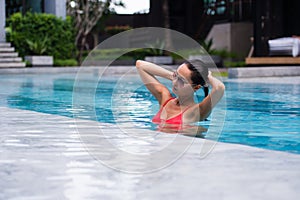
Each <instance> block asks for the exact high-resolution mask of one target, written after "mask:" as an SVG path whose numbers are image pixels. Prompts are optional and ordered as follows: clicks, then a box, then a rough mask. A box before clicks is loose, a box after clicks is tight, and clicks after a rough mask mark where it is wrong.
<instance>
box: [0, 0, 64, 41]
mask: <svg viewBox="0 0 300 200" xmlns="http://www.w3.org/2000/svg"><path fill="white" fill-rule="evenodd" d="M27 11H31V12H38V13H40V12H44V13H51V14H54V15H56V16H58V17H62V18H63V19H65V17H66V0H0V42H5V41H6V38H5V21H6V18H7V17H9V16H10V15H11V14H13V13H16V12H21V13H23V14H25V13H26V12H27Z"/></svg>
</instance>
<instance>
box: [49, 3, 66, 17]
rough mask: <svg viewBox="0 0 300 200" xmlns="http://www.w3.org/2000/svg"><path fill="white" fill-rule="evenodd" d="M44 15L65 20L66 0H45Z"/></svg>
mask: <svg viewBox="0 0 300 200" xmlns="http://www.w3.org/2000/svg"><path fill="white" fill-rule="evenodd" d="M45 13H51V14H54V15H56V16H57V17H61V18H63V19H65V18H66V0H45Z"/></svg>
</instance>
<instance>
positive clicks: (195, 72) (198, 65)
mask: <svg viewBox="0 0 300 200" xmlns="http://www.w3.org/2000/svg"><path fill="white" fill-rule="evenodd" d="M184 64H185V65H186V66H187V67H188V68H189V70H191V71H192V75H191V80H192V82H193V84H195V85H201V86H202V87H203V90H204V95H205V97H206V96H207V95H208V92H209V89H208V85H207V83H206V81H207V76H208V68H207V67H206V66H205V65H204V63H202V62H201V61H191V62H189V61H186V62H184Z"/></svg>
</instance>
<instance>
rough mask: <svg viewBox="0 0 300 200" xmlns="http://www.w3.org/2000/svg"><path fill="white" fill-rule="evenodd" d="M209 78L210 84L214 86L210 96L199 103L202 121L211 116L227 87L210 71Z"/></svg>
mask: <svg viewBox="0 0 300 200" xmlns="http://www.w3.org/2000/svg"><path fill="white" fill-rule="evenodd" d="M207 78H208V81H209V84H210V85H211V86H212V90H211V92H210V94H209V95H208V96H207V97H205V98H204V99H203V101H202V102H201V103H199V108H200V120H204V119H206V118H207V117H208V116H209V115H210V113H211V111H212V109H213V108H214V107H215V105H216V104H217V103H218V102H219V101H220V99H221V98H222V96H223V94H224V91H225V85H224V84H223V83H222V82H221V81H220V80H218V79H217V78H215V77H213V76H212V75H211V72H210V71H209V73H208V76H207Z"/></svg>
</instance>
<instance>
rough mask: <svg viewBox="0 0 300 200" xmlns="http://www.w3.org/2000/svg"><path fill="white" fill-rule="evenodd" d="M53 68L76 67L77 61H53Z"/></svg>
mask: <svg viewBox="0 0 300 200" xmlns="http://www.w3.org/2000/svg"><path fill="white" fill-rule="evenodd" d="M54 66H78V63H77V60H75V59H67V60H60V59H54Z"/></svg>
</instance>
